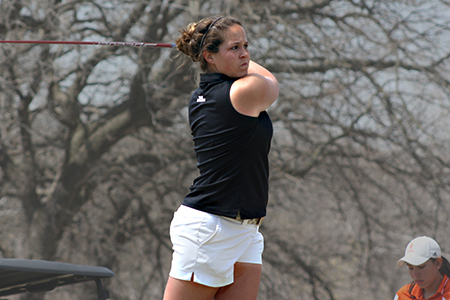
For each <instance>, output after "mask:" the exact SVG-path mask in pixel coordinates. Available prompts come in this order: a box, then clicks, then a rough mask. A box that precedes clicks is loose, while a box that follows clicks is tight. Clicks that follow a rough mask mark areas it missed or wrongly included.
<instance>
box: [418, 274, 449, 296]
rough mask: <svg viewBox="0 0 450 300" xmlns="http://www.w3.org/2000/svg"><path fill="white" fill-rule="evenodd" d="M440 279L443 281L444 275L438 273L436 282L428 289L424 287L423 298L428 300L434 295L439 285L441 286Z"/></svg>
mask: <svg viewBox="0 0 450 300" xmlns="http://www.w3.org/2000/svg"><path fill="white" fill-rule="evenodd" d="M442 279H444V275H442V274H441V273H439V275H438V276H437V277H436V280H435V281H434V282H433V284H431V285H430V286H429V287H426V288H424V289H423V290H422V292H423V298H425V299H428V298H430V297H431V296H433V295H434V294H436V292H437V290H438V288H439V285H440V284H441V281H442Z"/></svg>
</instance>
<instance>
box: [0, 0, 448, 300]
mask: <svg viewBox="0 0 450 300" xmlns="http://www.w3.org/2000/svg"><path fill="white" fill-rule="evenodd" d="M0 8H1V9H2V15H1V16H0V19H1V22H0V24H1V25H0V38H1V39H18V40H20V39H24V40H25V39H29V40H34V39H35V40H103V41H143V42H173V41H174V39H175V37H176V35H177V30H178V28H180V27H183V26H185V25H186V24H187V23H189V22H192V21H194V20H197V19H198V18H201V17H203V16H208V15H213V14H231V15H234V16H236V17H238V18H239V19H241V20H242V21H243V22H244V24H245V26H246V29H247V32H248V37H249V41H250V51H251V53H252V57H253V59H255V60H256V61H258V62H260V63H262V64H263V65H265V66H267V67H268V68H269V69H270V70H271V71H273V72H275V73H276V76H277V77H278V79H279V81H280V83H281V87H282V90H281V93H280V97H279V99H278V100H277V102H276V104H275V105H274V106H273V107H272V108H271V109H270V111H269V114H270V116H271V118H272V121H273V123H274V128H275V135H274V140H273V147H272V152H271V170H272V171H271V199H270V204H269V213H268V218H266V220H265V221H264V224H263V226H262V228H261V230H262V232H263V234H264V235H265V237H266V250H265V253H264V268H263V270H264V274H263V279H262V283H261V291H260V299H353V298H364V299H380V298H383V299H384V298H390V297H391V296H392V295H393V294H394V293H395V291H396V290H397V289H398V288H399V287H400V286H401V285H402V284H404V283H406V282H407V278H406V276H405V275H406V274H404V273H406V272H401V271H402V270H397V269H396V268H395V262H396V260H397V259H398V257H399V256H400V255H401V254H402V251H403V249H404V246H405V245H406V243H407V242H408V240H409V239H410V238H411V237H412V236H415V235H419V234H427V235H430V236H433V237H435V238H437V239H438V240H439V242H440V244H441V245H442V246H443V247H444V252H445V249H446V248H447V247H448V246H449V242H448V241H446V240H445V237H446V235H445V233H446V232H445V229H446V228H445V225H446V222H447V221H448V218H449V204H448V203H450V202H449V200H450V199H449V192H450V189H449V186H450V182H449V180H450V179H449V175H450V174H449V173H450V158H449V154H448V146H449V141H450V136H449V134H448V131H447V130H446V128H448V126H449V125H450V124H449V122H448V120H449V118H448V116H449V108H450V101H449V97H448V96H449V82H448V78H449V74H448V70H449V68H448V63H449V60H448V58H449V51H448V49H449V47H447V46H448V39H447V36H448V32H449V30H450V28H449V26H448V24H447V23H448V22H447V21H446V20H447V18H446V11H448V8H449V4H448V3H447V1H439V0H432V1H415V0H414V1H401V0H398V1H397V0H395V1H390V2H389V1H377V0H372V1H365V0H361V1H354V0H345V1H331V0H323V1H312V0H311V1H270V2H269V3H266V2H262V1H251V0H247V1H245V0H243V1H234V0H230V1H222V2H220V3H219V4H214V5H213V4H212V3H211V2H210V1H200V0H190V1H182V0H179V1H158V0H150V1H133V2H128V1H119V0H117V1H97V0H96V1H81V0H78V1H67V2H65V1H53V2H50V1H40V0H30V1H14V0H13V1H7V2H0ZM175 56H176V51H175V50H168V49H140V48H125V47H106V46H103V47H100V46H62V45H37V44H20V45H18V44H1V46H0V72H1V76H0V105H1V106H0V109H1V113H0V118H1V119H0V214H1V218H0V224H1V225H2V226H1V227H0V228H1V229H0V230H1V233H2V239H1V241H0V255H1V256H4V257H20V258H36V259H48V260H60V261H68V262H72V263H82V264H98V265H103V266H107V267H110V268H111V269H112V270H113V271H114V272H115V273H116V278H115V279H113V281H112V282H113V283H114V284H112V285H111V286H110V287H109V290H110V292H111V295H112V297H113V299H133V300H134V299H160V298H161V295H162V292H163V289H164V284H165V281H166V278H167V273H168V269H169V266H170V254H171V249H170V247H171V245H170V241H169V239H168V226H169V222H170V220H171V217H172V213H173V211H174V210H175V209H176V207H177V206H178V205H179V204H180V202H181V200H182V198H183V196H184V195H185V193H186V192H187V190H188V187H189V185H190V184H191V182H192V180H193V178H195V176H196V174H197V171H196V168H195V159H194V155H193V150H192V142H191V138H190V132H189V128H188V126H187V120H186V105H187V101H188V98H189V95H190V93H191V92H192V90H193V89H194V88H195V73H196V71H195V70H193V69H190V68H186V67H185V68H178V65H179V64H178V62H177V60H176V59H175ZM75 295H77V296H75ZM31 297H33V298H31ZM44 297H45V296H44V295H39V294H36V295H34V296H27V299H43V298H44ZM74 297H80V299H81V298H82V299H91V298H92V299H95V296H94V289H92V290H91V289H86V290H82V289H81V288H77V287H73V288H69V287H67V288H62V289H60V291H56V290H55V291H54V292H52V293H49V294H48V295H47V296H46V299H74Z"/></svg>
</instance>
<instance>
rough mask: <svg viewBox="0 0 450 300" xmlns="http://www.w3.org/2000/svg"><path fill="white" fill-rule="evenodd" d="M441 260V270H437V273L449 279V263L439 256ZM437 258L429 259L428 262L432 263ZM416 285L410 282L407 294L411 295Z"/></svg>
mask: <svg viewBox="0 0 450 300" xmlns="http://www.w3.org/2000/svg"><path fill="white" fill-rule="evenodd" d="M441 258H442V265H441V268H440V269H439V272H440V273H441V274H442V275H447V277H449V278H450V262H449V261H448V259H446V258H445V257H443V256H441ZM436 259H437V258H430V260H431V261H432V262H433V263H434V262H436ZM415 285H416V284H415V283H414V282H411V284H410V285H409V294H410V295H411V293H412V289H413V288H414V286H415Z"/></svg>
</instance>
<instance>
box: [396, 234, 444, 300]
mask: <svg viewBox="0 0 450 300" xmlns="http://www.w3.org/2000/svg"><path fill="white" fill-rule="evenodd" d="M397 265H398V266H399V267H402V266H404V265H406V266H407V267H408V271H409V275H410V276H411V279H412V280H413V281H412V282H411V283H410V284H407V285H405V286H403V287H402V288H401V289H400V290H399V291H398V292H397V294H396V295H395V297H394V300H407V299H408V300H409V299H430V300H450V282H449V277H450V263H449V261H448V260H447V259H446V258H445V257H443V256H442V255H441V248H440V247H439V245H438V243H437V242H436V241H435V240H433V239H432V238H430V237H427V236H420V237H417V238H415V239H413V240H412V241H411V242H409V244H408V245H407V246H406V250H405V256H403V257H402V258H401V259H400V260H399V261H398V262H397Z"/></svg>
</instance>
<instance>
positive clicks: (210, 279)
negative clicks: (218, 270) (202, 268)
mask: <svg viewBox="0 0 450 300" xmlns="http://www.w3.org/2000/svg"><path fill="white" fill-rule="evenodd" d="M192 274H194V280H193V282H195V283H198V284H201V285H205V286H209V287H213V288H219V287H223V286H227V285H230V284H232V283H233V282H234V276H233V274H231V275H230V276H227V277H226V278H217V276H213V275H208V274H204V273H201V272H199V271H197V272H186V271H182V270H176V269H175V270H174V269H173V268H172V270H171V271H170V273H169V276H170V277H172V278H175V279H178V280H183V281H191V278H192Z"/></svg>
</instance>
